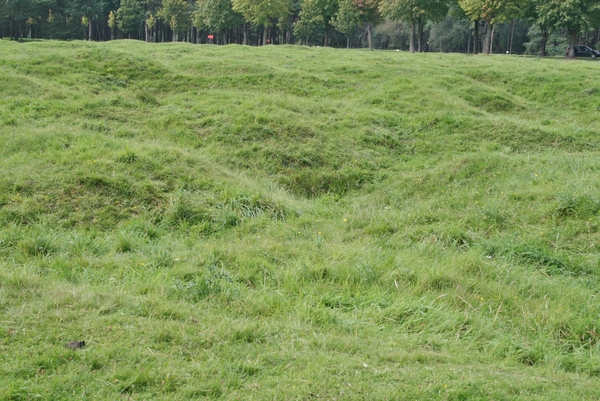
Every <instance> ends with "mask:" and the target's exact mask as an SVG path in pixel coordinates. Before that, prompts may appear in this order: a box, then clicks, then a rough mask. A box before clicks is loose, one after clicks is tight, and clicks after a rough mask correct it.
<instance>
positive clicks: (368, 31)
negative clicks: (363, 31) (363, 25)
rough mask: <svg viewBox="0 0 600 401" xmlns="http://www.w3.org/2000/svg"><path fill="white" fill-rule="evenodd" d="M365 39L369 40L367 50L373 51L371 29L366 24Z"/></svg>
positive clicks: (369, 25)
mask: <svg viewBox="0 0 600 401" xmlns="http://www.w3.org/2000/svg"><path fill="white" fill-rule="evenodd" d="M367 38H368V39H369V50H371V51H373V28H372V27H371V24H367Z"/></svg>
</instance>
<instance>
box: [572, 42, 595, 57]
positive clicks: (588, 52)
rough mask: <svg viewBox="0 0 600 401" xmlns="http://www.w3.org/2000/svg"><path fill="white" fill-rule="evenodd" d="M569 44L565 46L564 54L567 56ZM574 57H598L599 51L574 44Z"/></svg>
mask: <svg viewBox="0 0 600 401" xmlns="http://www.w3.org/2000/svg"><path fill="white" fill-rule="evenodd" d="M570 48H571V46H569V47H567V52H566V55H567V56H569V49H570ZM575 57H591V58H596V57H600V52H599V51H598V50H594V49H592V48H591V47H589V46H579V45H577V46H575Z"/></svg>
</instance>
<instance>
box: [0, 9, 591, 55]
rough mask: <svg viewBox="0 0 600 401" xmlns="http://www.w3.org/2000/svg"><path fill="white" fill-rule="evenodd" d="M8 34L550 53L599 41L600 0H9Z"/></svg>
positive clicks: (3, 18)
mask: <svg viewBox="0 0 600 401" xmlns="http://www.w3.org/2000/svg"><path fill="white" fill-rule="evenodd" d="M0 36H1V37H7V38H11V39H14V40H24V39H26V38H43V39H62V40H69V39H84V40H92V41H107V40H113V39H122V38H130V39H139V40H144V41H147V42H169V41H186V42H193V43H214V44H230V43H238V44H246V45H254V46H256V45H266V44H306V45H316V46H333V47H353V48H360V47H370V48H377V49H400V50H410V51H411V52H419V51H424V50H426V49H427V50H429V51H439V52H466V53H480V52H483V53H506V52H508V53H519V54H521V53H524V54H532V55H542V56H545V55H561V54H563V53H564V51H565V49H566V47H567V46H569V45H571V48H572V45H574V44H577V43H579V44H587V45H590V46H593V47H594V46H596V45H597V43H598V42H599V39H600V0H502V1H500V0H1V2H0ZM427 43H428V45H427V46H426V44H427ZM571 56H573V55H571Z"/></svg>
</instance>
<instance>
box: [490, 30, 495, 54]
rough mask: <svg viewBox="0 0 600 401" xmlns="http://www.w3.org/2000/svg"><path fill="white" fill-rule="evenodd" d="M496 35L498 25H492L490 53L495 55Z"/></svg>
mask: <svg viewBox="0 0 600 401" xmlns="http://www.w3.org/2000/svg"><path fill="white" fill-rule="evenodd" d="M495 33H496V25H492V39H491V40H490V53H489V54H492V53H494V35H495Z"/></svg>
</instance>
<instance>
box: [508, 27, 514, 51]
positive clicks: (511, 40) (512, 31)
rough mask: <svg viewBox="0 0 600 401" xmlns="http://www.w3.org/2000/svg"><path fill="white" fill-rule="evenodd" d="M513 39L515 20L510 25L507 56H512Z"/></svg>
mask: <svg viewBox="0 0 600 401" xmlns="http://www.w3.org/2000/svg"><path fill="white" fill-rule="evenodd" d="M514 39H515V20H513V23H512V29H511V30H510V49H508V54H512V47H513V40H514Z"/></svg>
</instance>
